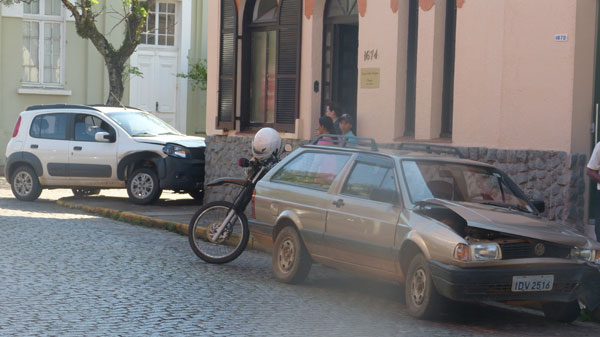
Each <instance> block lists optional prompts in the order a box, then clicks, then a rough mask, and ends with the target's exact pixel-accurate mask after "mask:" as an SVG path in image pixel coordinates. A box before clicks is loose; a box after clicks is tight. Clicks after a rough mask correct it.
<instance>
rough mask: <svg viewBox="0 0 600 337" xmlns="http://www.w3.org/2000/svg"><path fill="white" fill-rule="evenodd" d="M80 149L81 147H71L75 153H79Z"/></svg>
mask: <svg viewBox="0 0 600 337" xmlns="http://www.w3.org/2000/svg"><path fill="white" fill-rule="evenodd" d="M81 149H82V147H81V146H75V147H73V150H75V151H81Z"/></svg>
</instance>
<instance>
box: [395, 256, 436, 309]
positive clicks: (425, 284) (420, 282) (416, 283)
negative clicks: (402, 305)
mask: <svg viewBox="0 0 600 337" xmlns="http://www.w3.org/2000/svg"><path fill="white" fill-rule="evenodd" d="M404 295H405V298H406V307H407V309H408V313H409V314H410V315H411V316H413V317H416V318H423V319H430V318H435V317H436V316H437V315H439V313H440V311H441V305H442V297H441V296H440V295H439V294H438V292H437V290H436V289H435V286H434V285H433V280H432V278H431V271H430V270H429V264H428V263H427V260H426V259H425V256H423V254H420V253H419V254H417V255H415V256H414V257H413V259H412V260H411V261H410V265H409V266H408V272H407V274H406V283H405V284H404Z"/></svg>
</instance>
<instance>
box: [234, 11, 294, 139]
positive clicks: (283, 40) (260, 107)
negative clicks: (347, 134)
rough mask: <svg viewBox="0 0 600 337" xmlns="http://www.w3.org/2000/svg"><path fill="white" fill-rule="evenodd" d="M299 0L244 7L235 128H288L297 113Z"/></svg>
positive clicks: (282, 129) (281, 129)
mask: <svg viewBox="0 0 600 337" xmlns="http://www.w3.org/2000/svg"><path fill="white" fill-rule="evenodd" d="M301 15H302V12H301V0H249V1H247V3H246V7H245V9H244V32H243V37H244V38H243V42H242V43H243V45H242V55H243V56H242V60H243V61H242V96H241V99H242V105H241V109H240V113H241V118H240V120H241V129H246V130H252V129H255V128H256V129H257V128H260V127H265V126H269V127H273V128H275V129H276V130H278V131H282V132H293V131H294V127H295V121H296V118H298V96H299V91H298V83H299V81H298V80H299V64H300V59H299V58H300V24H301Z"/></svg>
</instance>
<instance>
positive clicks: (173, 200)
mask: <svg viewBox="0 0 600 337" xmlns="http://www.w3.org/2000/svg"><path fill="white" fill-rule="evenodd" d="M0 189H7V190H10V185H9V184H8V182H7V181H6V179H4V176H2V175H0ZM40 199H46V200H51V201H54V202H56V203H57V204H58V205H61V206H64V207H68V208H73V209H80V210H83V211H85V212H88V213H92V214H96V215H100V216H104V217H108V218H112V219H114V220H118V221H123V222H127V223H130V224H133V225H139V226H145V227H151V228H157V229H165V230H169V231H172V232H175V233H178V234H181V235H185V236H187V233H188V224H189V223H190V220H191V219H192V217H193V216H194V214H195V213H196V211H197V210H198V209H200V207H202V204H201V203H200V202H198V201H196V200H194V199H192V197H191V196H189V195H188V194H187V193H186V194H181V193H174V192H171V191H164V192H163V194H162V195H161V197H160V199H159V200H158V201H157V202H155V203H154V204H152V205H135V204H133V203H131V202H130V201H129V198H128V196H127V191H126V190H125V189H124V188H123V189H105V190H102V191H101V192H100V194H99V195H93V196H88V197H75V196H73V193H72V192H71V190H70V189H53V190H43V191H42V194H41V195H40ZM34 202H35V201H34ZM251 229H252V228H251ZM247 249H255V250H259V251H263V252H269V253H270V252H271V249H272V247H271V245H270V244H269V243H266V244H263V243H260V242H259V241H258V240H255V238H254V237H252V236H251V237H250V241H248V246H247Z"/></svg>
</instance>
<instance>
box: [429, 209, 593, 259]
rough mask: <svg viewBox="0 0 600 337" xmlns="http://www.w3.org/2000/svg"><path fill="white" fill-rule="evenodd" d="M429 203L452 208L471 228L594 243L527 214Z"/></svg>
mask: <svg viewBox="0 0 600 337" xmlns="http://www.w3.org/2000/svg"><path fill="white" fill-rule="evenodd" d="M427 202H428V203H432V204H438V205H443V206H445V207H447V208H449V209H450V210H452V211H454V212H455V213H456V214H458V215H460V216H461V217H462V218H463V219H465V220H466V221H467V225H468V226H470V227H476V228H481V229H487V230H491V231H495V232H500V233H506V234H512V235H516V236H521V237H527V238H533V239H538V240H544V241H548V242H554V243H558V244H563V245H568V246H576V247H587V246H589V244H590V241H589V240H588V239H587V238H586V237H584V236H582V235H580V234H577V233H575V232H573V231H571V230H569V229H567V228H565V227H564V226H562V225H559V224H556V223H552V222H549V221H545V220H543V219H540V218H538V217H536V216H534V215H529V214H526V213H523V212H519V211H515V210H510V209H506V208H502V207H497V206H490V205H482V204H478V203H470V202H450V201H447V200H440V199H431V200H427Z"/></svg>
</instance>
